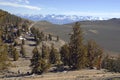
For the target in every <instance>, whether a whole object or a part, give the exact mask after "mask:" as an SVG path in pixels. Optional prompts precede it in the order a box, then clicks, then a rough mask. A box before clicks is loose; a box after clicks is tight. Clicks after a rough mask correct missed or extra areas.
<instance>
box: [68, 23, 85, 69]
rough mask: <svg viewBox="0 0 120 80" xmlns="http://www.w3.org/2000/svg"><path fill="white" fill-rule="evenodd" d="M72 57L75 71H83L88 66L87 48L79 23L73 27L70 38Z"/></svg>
mask: <svg viewBox="0 0 120 80" xmlns="http://www.w3.org/2000/svg"><path fill="white" fill-rule="evenodd" d="M69 46H70V55H71V61H70V62H71V65H72V67H73V68H74V69H82V68H84V67H85V66H86V61H87V60H86V56H87V52H86V48H85V46H84V44H83V34H82V30H81V28H80V24H79V23H78V22H76V23H75V25H74V26H73V32H72V34H71V37H70V44H69Z"/></svg>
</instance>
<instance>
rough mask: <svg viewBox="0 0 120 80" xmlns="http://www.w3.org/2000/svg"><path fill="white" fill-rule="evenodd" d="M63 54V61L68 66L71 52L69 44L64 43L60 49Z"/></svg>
mask: <svg viewBox="0 0 120 80" xmlns="http://www.w3.org/2000/svg"><path fill="white" fill-rule="evenodd" d="M60 54H61V61H62V62H63V64H64V65H65V66H66V65H68V66H70V52H69V46H68V45H67V44H65V45H63V46H62V47H61V50H60Z"/></svg>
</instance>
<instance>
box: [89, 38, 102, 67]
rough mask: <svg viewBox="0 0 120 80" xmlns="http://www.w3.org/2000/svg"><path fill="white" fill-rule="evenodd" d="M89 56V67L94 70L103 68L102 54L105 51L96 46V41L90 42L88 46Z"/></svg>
mask: <svg viewBox="0 0 120 80" xmlns="http://www.w3.org/2000/svg"><path fill="white" fill-rule="evenodd" d="M87 50H88V53H87V56H88V65H89V67H90V68H91V69H92V68H93V67H97V69H100V68H101V63H102V62H101V61H102V54H103V50H102V49H101V48H100V47H99V46H98V45H97V44H96V42H95V41H93V40H89V41H88V45H87Z"/></svg>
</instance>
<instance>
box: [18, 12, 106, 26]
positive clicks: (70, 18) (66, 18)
mask: <svg viewBox="0 0 120 80" xmlns="http://www.w3.org/2000/svg"><path fill="white" fill-rule="evenodd" d="M17 15H18V16H20V17H23V18H26V19H30V20H33V21H42V20H45V21H48V22H52V23H54V24H66V23H71V22H75V21H86V20H90V21H95V20H107V19H108V18H102V17H94V16H77V15H55V14H48V15H41V14H39V15H27V14H25V15H21V14H17Z"/></svg>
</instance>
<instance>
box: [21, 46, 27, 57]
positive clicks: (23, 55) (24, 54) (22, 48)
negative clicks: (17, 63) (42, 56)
mask: <svg viewBox="0 0 120 80" xmlns="http://www.w3.org/2000/svg"><path fill="white" fill-rule="evenodd" d="M20 53H21V54H22V57H26V52H25V48H24V46H23V45H21V50H20Z"/></svg>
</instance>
